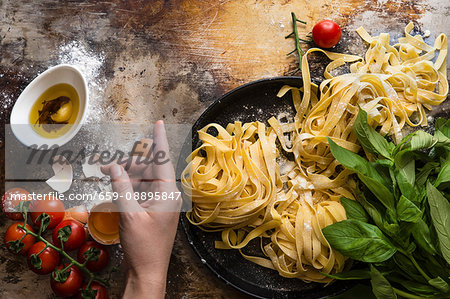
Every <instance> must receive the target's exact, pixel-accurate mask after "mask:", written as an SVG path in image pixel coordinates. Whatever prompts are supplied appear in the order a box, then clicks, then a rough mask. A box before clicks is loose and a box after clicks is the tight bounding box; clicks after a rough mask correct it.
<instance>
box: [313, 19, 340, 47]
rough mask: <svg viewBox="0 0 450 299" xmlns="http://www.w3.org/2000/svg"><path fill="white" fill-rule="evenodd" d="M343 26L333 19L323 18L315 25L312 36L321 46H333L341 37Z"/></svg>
mask: <svg viewBox="0 0 450 299" xmlns="http://www.w3.org/2000/svg"><path fill="white" fill-rule="evenodd" d="M341 34H342V33H341V27H339V25H338V24H336V23H335V22H333V21H331V20H322V21H320V22H319V23H317V24H316V25H314V27H313V30H312V37H313V40H314V42H315V43H316V44H317V45H318V46H319V47H321V48H331V47H333V46H335V45H336V44H337V43H338V42H339V40H340V39H341Z"/></svg>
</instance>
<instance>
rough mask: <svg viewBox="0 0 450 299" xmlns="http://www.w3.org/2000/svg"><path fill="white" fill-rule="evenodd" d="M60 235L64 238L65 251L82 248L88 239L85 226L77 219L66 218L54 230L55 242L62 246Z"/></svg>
mask: <svg viewBox="0 0 450 299" xmlns="http://www.w3.org/2000/svg"><path fill="white" fill-rule="evenodd" d="M66 227H68V228H66ZM69 227H70V229H69ZM60 229H61V232H60ZM59 235H61V237H62V238H63V244H64V250H65V251H72V250H75V249H78V248H80V247H81V245H83V243H84V241H85V240H86V231H85V230H84V226H83V224H81V222H79V221H77V220H71V219H69V220H64V221H62V222H61V223H59V224H58V225H57V226H56V227H55V229H54V230H53V236H52V237H53V244H55V245H56V246H57V247H60V248H61V241H60V239H59V238H58V236H59Z"/></svg>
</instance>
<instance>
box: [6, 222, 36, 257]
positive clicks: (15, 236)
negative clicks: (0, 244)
mask: <svg viewBox="0 0 450 299" xmlns="http://www.w3.org/2000/svg"><path fill="white" fill-rule="evenodd" d="M19 225H23V221H19V222H15V223H13V224H11V225H10V226H9V227H8V229H7V230H6V233H5V237H4V242H5V245H6V247H7V248H8V249H9V250H10V251H12V252H14V253H17V252H16V251H14V250H13V248H11V246H12V245H13V244H11V243H9V242H14V241H16V240H20V239H22V237H23V236H25V234H26V231H25V230H24V229H23V228H20V227H18V226H19ZM25 227H26V228H27V229H29V230H30V231H32V232H33V233H34V230H33V228H32V227H31V226H29V225H28V224H26V225H25ZM34 242H35V238H34V237H33V236H32V235H26V236H25V238H23V239H22V241H20V243H22V244H24V245H23V247H22V249H20V251H19V253H20V254H23V255H25V254H26V253H27V251H28V249H30V247H31V246H32V245H33V244H34Z"/></svg>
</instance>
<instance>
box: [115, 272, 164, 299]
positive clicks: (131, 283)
mask: <svg viewBox="0 0 450 299" xmlns="http://www.w3.org/2000/svg"><path fill="white" fill-rule="evenodd" d="M165 291H166V275H165V274H161V273H155V272H150V271H148V272H144V271H136V270H135V269H130V270H129V271H128V275H127V284H126V287H125V292H124V294H123V298H125V299H127V298H164V296H165Z"/></svg>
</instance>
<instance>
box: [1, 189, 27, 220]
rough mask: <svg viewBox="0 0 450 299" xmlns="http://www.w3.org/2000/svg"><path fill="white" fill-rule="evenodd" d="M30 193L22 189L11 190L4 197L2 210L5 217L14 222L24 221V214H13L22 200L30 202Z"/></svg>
mask: <svg viewBox="0 0 450 299" xmlns="http://www.w3.org/2000/svg"><path fill="white" fill-rule="evenodd" d="M29 194H30V193H28V191H27V190H25V189H22V188H11V189H9V190H8V191H6V192H5V194H3V196H2V210H3V212H4V213H5V216H6V217H8V218H9V219H12V220H23V216H22V213H20V212H11V211H13V210H14V209H15V208H16V207H17V206H18V205H19V203H20V201H21V200H30V198H28V196H29Z"/></svg>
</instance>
